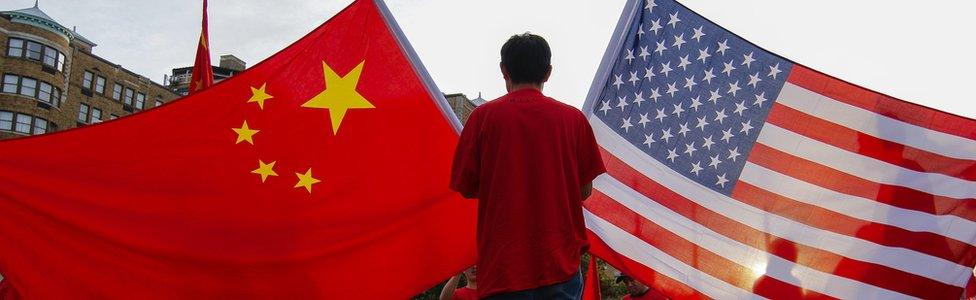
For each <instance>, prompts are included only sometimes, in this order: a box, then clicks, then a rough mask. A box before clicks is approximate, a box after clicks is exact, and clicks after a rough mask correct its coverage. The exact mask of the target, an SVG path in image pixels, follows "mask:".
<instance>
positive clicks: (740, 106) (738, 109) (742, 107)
mask: <svg viewBox="0 0 976 300" xmlns="http://www.w3.org/2000/svg"><path fill="white" fill-rule="evenodd" d="M746 109H748V108H746V101H745V100H743V101H742V102H739V103H736V104H735V111H733V112H732V113H735V114H739V116H740V117H741V116H742V113H743V112H745V111H746Z"/></svg>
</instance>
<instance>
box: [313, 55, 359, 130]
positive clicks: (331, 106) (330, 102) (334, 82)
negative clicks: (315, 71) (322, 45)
mask: <svg viewBox="0 0 976 300" xmlns="http://www.w3.org/2000/svg"><path fill="white" fill-rule="evenodd" d="M364 64H366V61H365V60H364V61H362V62H360V63H359V65H358V66H356V67H355V68H353V69H352V71H349V73H347V74H346V76H339V74H337V73H336V72H335V71H334V70H332V67H329V65H328V64H326V63H325V62H324V61H323V62H322V72H323V73H325V85H326V89H325V90H324V91H322V92H321V93H319V94H318V95H315V97H312V99H309V100H308V101H307V102H305V104H302V107H308V108H324V109H328V110H329V118H330V119H331V120H332V134H338V133H339V125H340V124H342V118H343V117H345V116H346V111H347V110H350V109H367V108H374V106H373V104H372V103H370V102H369V101H368V100H366V98H364V97H363V95H360V94H359V92H358V91H356V85H357V84H359V76H360V75H362V73H363V65H364Z"/></svg>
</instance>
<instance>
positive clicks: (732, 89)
mask: <svg viewBox="0 0 976 300" xmlns="http://www.w3.org/2000/svg"><path fill="white" fill-rule="evenodd" d="M739 90H741V88H739V81H738V80H736V81H735V82H734V83H729V94H732V97H735V92H738V91H739Z"/></svg>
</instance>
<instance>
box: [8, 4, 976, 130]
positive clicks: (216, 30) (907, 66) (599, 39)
mask: <svg viewBox="0 0 976 300" xmlns="http://www.w3.org/2000/svg"><path fill="white" fill-rule="evenodd" d="M33 2H34V1H33V0H4V1H3V2H2V3H0V10H15V9H21V8H25V7H30V6H32V5H33V4H34V3H33ZM350 2H351V0H335V1H333V0H317V1H311V0H276V1H266V0H210V9H209V10H210V39H211V41H210V42H211V50H212V52H211V54H212V55H213V60H214V62H215V63H216V62H217V60H218V57H219V56H220V55H223V54H233V55H235V56H237V57H239V58H241V59H243V60H244V61H246V62H247V63H248V65H249V66H251V65H255V64H257V63H258V62H260V61H261V60H263V59H265V58H267V57H269V56H271V55H272V54H274V53H276V52H277V51H279V50H281V49H283V48H284V47H286V46H288V45H289V44H291V43H292V42H294V41H295V40H298V39H299V38H301V37H302V36H304V35H305V34H306V33H308V32H309V31H311V30H312V29H314V28H315V27H317V26H318V25H320V24H321V23H323V22H325V21H326V20H328V19H329V18H330V17H331V16H332V15H334V14H335V13H337V12H338V11H339V10H341V9H342V8H343V7H345V6H346V5H348V4H349V3H350ZM679 2H681V3H683V4H685V5H686V6H688V7H689V8H691V9H692V10H694V11H697V12H698V13H700V14H702V15H704V16H705V17H706V18H709V19H711V20H712V21H714V22H716V23H718V24H719V25H721V26H724V27H725V28H727V29H729V30H731V31H732V32H735V33H737V34H739V35H740V36H742V37H744V38H746V39H747V40H750V41H752V42H753V43H756V44H757V45H759V46H760V47H763V48H765V49H767V50H770V51H772V52H775V53H777V54H779V55H782V56H784V57H786V58H788V59H790V60H793V61H795V62H798V63H800V64H803V65H806V66H808V67H811V68H814V69H817V70H820V71H823V72H825V73H827V74H831V75H834V76H836V77H839V78H841V79H844V80H847V81H850V82H853V83H855V84H858V85H861V86H864V87H867V88H870V89H873V90H876V91H879V92H882V93H885V94H888V95H891V96H894V97H896V98H900V99H904V100H908V101H911V102H915V103H919V104H922V105H926V106H930V107H933V108H937V109H941V110H946V111H949V112H952V113H956V114H959V115H962V116H967V117H970V118H976V96H974V93H973V85H974V84H976V82H974V81H976V75H974V74H973V71H974V70H976V60H974V59H971V58H968V57H966V56H965V55H967V54H974V53H976V34H974V33H973V29H976V17H973V16H972V12H973V11H976V2H972V1H927V2H924V4H923V2H918V1H878V0H863V1H847V0H822V1H777V0H736V1H717V0H682V1H679ZM624 3H625V0H530V1H529V0H492V1H484V0H388V1H387V4H388V5H389V6H390V9H391V11H392V12H393V15H394V17H396V19H397V21H398V22H399V24H400V26H401V27H402V29H403V31H404V33H405V34H406V36H407V38H408V39H409V40H410V42H411V44H412V45H413V47H414V48H415V50H416V51H417V53H418V55H419V56H420V58H421V60H422V61H423V63H424V64H425V65H426V67H427V69H428V71H430V73H431V77H433V79H434V82H436V83H437V85H438V87H439V88H440V89H441V90H442V91H443V92H445V93H458V92H460V93H464V94H466V95H468V97H470V98H474V97H477V96H478V94H479V93H481V94H482V95H483V97H484V98H485V99H488V100H491V99H493V98H496V97H499V96H501V95H503V94H504V93H505V85H504V82H503V81H502V78H501V74H500V72H499V70H498V61H499V54H498V50H499V49H500V47H501V45H502V44H503V43H504V42H505V40H506V39H507V38H508V37H509V36H511V35H512V34H516V33H522V32H526V31H529V32H532V33H536V34H539V35H542V36H543V37H545V38H546V39H547V40H548V41H549V43H550V45H551V47H552V49H553V75H552V78H551V79H550V81H549V82H548V83H547V84H546V93H547V94H549V95H550V96H553V97H554V98H557V99H559V100H561V101H563V102H566V103H569V104H572V105H575V106H577V107H579V106H581V105H582V103H583V101H584V100H585V99H584V98H585V97H586V93H587V91H588V90H589V86H590V83H591V82H592V81H593V76H594V74H595V73H596V70H597V67H598V65H599V64H600V60H601V59H602V57H603V53H604V51H605V50H606V47H607V43H608V42H609V39H610V35H611V33H612V32H613V29H614V28H613V27H614V26H615V25H616V23H617V19H618V18H619V16H620V13H621V11H622V9H623V6H624ZM40 8H41V9H42V10H44V11H45V12H46V13H47V14H48V15H50V16H51V17H53V18H54V19H55V20H57V21H58V22H60V23H61V24H62V25H64V26H66V27H69V28H70V27H72V26H77V27H78V29H77V30H78V32H79V33H81V34H82V35H83V36H85V37H86V38H88V39H89V40H92V41H94V42H95V43H97V44H99V46H97V47H96V48H95V49H94V53H95V54H96V55H99V56H101V57H103V58H106V59H108V60H110V61H112V62H115V63H118V64H121V65H122V66H123V67H125V68H127V69H129V70H132V71H135V72H136V73H139V74H142V75H144V76H146V77H149V78H150V79H153V80H154V81H157V82H161V81H162V80H163V74H169V73H170V70H171V69H173V68H177V67H184V66H190V65H192V64H193V58H194V53H195V51H196V42H197V39H198V38H199V31H200V13H201V12H200V0H167V1H148V0H131V1H121V0H85V1H77V0H40Z"/></svg>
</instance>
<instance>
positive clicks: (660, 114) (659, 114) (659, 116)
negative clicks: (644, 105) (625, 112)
mask: <svg viewBox="0 0 976 300" xmlns="http://www.w3.org/2000/svg"><path fill="white" fill-rule="evenodd" d="M604 115H606V113H604ZM667 117H668V116H667V115H665V114H664V109H663V108H662V109H658V110H657V116H655V117H654V118H655V119H657V120H658V121H661V123H664V118H667Z"/></svg>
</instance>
